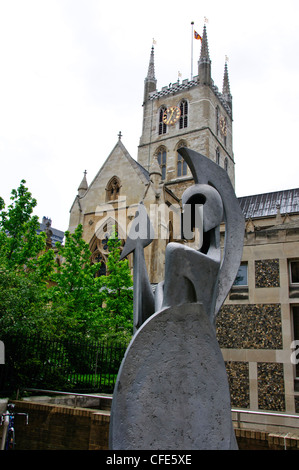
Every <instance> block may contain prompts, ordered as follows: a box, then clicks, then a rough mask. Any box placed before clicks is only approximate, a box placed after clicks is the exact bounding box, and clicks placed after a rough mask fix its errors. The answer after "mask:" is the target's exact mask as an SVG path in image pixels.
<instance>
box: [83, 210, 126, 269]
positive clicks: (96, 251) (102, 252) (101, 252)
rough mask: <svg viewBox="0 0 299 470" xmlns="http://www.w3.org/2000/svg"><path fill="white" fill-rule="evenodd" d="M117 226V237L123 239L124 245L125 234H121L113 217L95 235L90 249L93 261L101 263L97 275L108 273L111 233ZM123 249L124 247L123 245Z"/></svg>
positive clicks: (93, 262)
mask: <svg viewBox="0 0 299 470" xmlns="http://www.w3.org/2000/svg"><path fill="white" fill-rule="evenodd" d="M113 227H115V230H116V234H117V237H118V238H119V239H120V240H122V246H123V245H124V243H125V242H124V240H123V239H122V237H123V236H124V235H121V234H119V232H118V230H117V228H118V224H117V222H116V221H115V220H113V219H112V218H109V219H108V220H107V222H105V223H104V224H103V226H102V227H101V228H100V229H99V230H97V233H96V234H95V235H94V236H93V238H92V240H91V242H90V244H89V249H90V251H91V263H92V264H95V263H101V266H100V269H99V271H97V273H96V274H95V277H100V276H105V275H106V274H107V267H106V266H107V258H108V255H109V248H108V240H109V237H110V236H111V233H112V232H113V231H114V229H113ZM121 249H122V247H121Z"/></svg>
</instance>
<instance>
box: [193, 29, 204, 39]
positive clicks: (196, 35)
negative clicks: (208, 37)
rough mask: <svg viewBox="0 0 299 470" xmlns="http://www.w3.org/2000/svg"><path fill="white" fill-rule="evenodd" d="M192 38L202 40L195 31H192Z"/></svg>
mask: <svg viewBox="0 0 299 470" xmlns="http://www.w3.org/2000/svg"><path fill="white" fill-rule="evenodd" d="M194 39H200V40H202V37H201V36H200V34H198V33H197V32H196V31H194Z"/></svg>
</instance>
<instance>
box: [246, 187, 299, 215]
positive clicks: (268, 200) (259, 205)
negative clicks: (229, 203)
mask: <svg viewBox="0 0 299 470" xmlns="http://www.w3.org/2000/svg"><path fill="white" fill-rule="evenodd" d="M238 200H239V203H240V206H241V209H242V211H243V214H244V216H245V218H246V219H250V218H251V219H254V218H258V217H271V216H275V215H276V214H277V209H278V208H279V210H280V213H281V214H294V213H299V188H295V189H286V190H282V191H275V192H271V193H263V194H254V195H252V196H244V197H239V198H238Z"/></svg>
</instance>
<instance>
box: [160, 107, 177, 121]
mask: <svg viewBox="0 0 299 470" xmlns="http://www.w3.org/2000/svg"><path fill="white" fill-rule="evenodd" d="M180 116H181V110H180V108H178V107H177V106H171V107H170V108H167V109H166V111H165V112H164V115H163V122H164V124H167V125H168V124H170V125H172V124H175V123H176V122H177V120H178V119H179V118H180Z"/></svg>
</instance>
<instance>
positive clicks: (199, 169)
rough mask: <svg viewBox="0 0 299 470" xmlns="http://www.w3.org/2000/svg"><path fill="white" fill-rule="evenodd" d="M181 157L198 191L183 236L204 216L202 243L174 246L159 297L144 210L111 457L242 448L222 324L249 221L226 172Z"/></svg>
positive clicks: (187, 197) (132, 245) (189, 155)
mask: <svg viewBox="0 0 299 470" xmlns="http://www.w3.org/2000/svg"><path fill="white" fill-rule="evenodd" d="M179 153H180V154H181V155H182V156H183V158H184V159H185V161H186V162H187V164H188V165H189V167H190V170H191V172H192V175H193V178H194V182H195V184H194V185H193V186H191V187H190V188H188V189H187V190H186V191H185V193H184V194H183V197H182V206H183V224H182V225H183V231H184V229H185V228H186V226H187V225H186V224H185V223H184V217H185V218H186V217H187V216H188V222H189V225H190V224H191V225H194V224H195V225H196V221H198V220H200V218H196V211H197V210H198V207H202V216H203V218H202V227H201V228H202V232H203V236H202V238H201V240H200V243H199V246H198V247H197V248H193V247H190V246H187V245H186V244H181V243H169V244H168V245H167V247H166V252H165V279H164V281H163V282H162V283H160V284H158V286H157V289H156V292H155V298H154V294H153V292H152V290H151V286H150V283H149V280H148V276H147V272H146V265H145V260H144V255H143V249H144V247H145V246H147V245H148V244H149V243H150V242H151V240H152V239H153V236H154V234H153V229H152V226H151V223H150V220H149V218H148V216H147V213H146V210H145V207H144V206H143V204H140V205H139V207H138V211H137V213H136V218H135V221H134V222H133V224H132V227H131V230H130V233H129V236H128V239H127V241H126V244H125V247H124V250H123V253H122V258H124V257H125V256H127V255H128V254H129V253H131V252H133V253H134V255H133V256H134V260H133V261H134V328H135V330H134V331H135V334H134V336H133V338H132V341H131V343H130V345H129V346H128V349H127V351H126V354H125V357H124V359H123V362H122V365H121V368H120V370H119V374H118V378H117V382H116V385H115V390H114V395H113V402H112V410H111V417H110V448H111V449H123V450H125V449H178V448H179V449H190V450H191V449H237V444H236V439H235V435H234V431H233V426H232V420H231V406H230V393H229V387H228V381H227V376H226V370H225V364H224V361H223V358H222V354H221V351H220V348H219V345H218V341H217V338H216V325H215V323H216V316H217V313H218V312H219V309H220V308H221V305H222V304H223V302H224V300H225V298H226V296H227V294H228V292H229V290H230V288H231V286H232V284H233V282H234V279H235V277H236V275H237V272H238V268H239V266H240V262H241V257H242V249H243V236H244V218H243V214H242V212H241V210H240V207H239V203H238V200H237V198H236V196H235V193H234V190H233V187H232V185H231V182H230V179H229V177H228V175H227V173H226V172H225V171H224V170H223V169H222V168H220V167H219V166H218V165H216V164H215V163H214V162H212V161H211V160H209V159H208V158H206V157H204V156H203V155H201V154H198V153H197V152H194V151H192V150H190V149H187V148H181V149H180V150H179ZM190 207H191V211H189V212H188V210H187V209H188V208H190ZM190 214H192V217H191V219H190ZM222 222H224V223H225V241H224V249H223V254H222V256H221V248H220V224H221V223H222ZM137 227H138V231H137ZM191 228H194V227H191ZM137 232H138V233H137Z"/></svg>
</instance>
